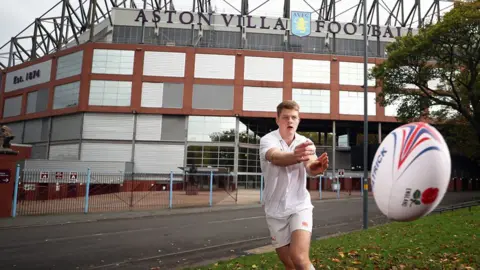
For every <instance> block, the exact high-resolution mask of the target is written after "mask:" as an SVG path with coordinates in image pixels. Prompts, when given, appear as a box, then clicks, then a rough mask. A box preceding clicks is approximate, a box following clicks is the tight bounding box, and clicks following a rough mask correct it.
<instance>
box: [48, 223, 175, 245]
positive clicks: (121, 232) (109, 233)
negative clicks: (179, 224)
mask: <svg viewBox="0 0 480 270" xmlns="http://www.w3.org/2000/svg"><path fill="white" fill-rule="evenodd" d="M167 228H168V227H157V228H145V229H138V230H126V231H118V232H106V233H94V234H87V235H79V236H71V237H59V238H51V239H45V242H55V241H65V240H74V239H81V238H90V237H99V236H107V235H116V234H124V233H135V232H145V231H153V230H163V229H167Z"/></svg>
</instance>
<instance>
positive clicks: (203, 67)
mask: <svg viewBox="0 0 480 270" xmlns="http://www.w3.org/2000/svg"><path fill="white" fill-rule="evenodd" d="M234 77H235V55H218V54H199V53H197V54H196V55H195V78H207V79H232V80H233V79H234Z"/></svg>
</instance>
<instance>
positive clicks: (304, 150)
mask: <svg viewBox="0 0 480 270" xmlns="http://www.w3.org/2000/svg"><path fill="white" fill-rule="evenodd" d="M315 149H316V148H315V145H314V144H313V143H312V141H310V140H308V141H306V142H304V143H301V144H299V145H297V146H296V147H295V150H294V151H293V155H294V156H295V159H296V160H297V162H302V161H308V160H310V156H311V155H315Z"/></svg>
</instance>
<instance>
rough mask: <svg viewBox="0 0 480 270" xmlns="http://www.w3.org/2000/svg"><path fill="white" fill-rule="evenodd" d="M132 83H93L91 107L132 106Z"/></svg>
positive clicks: (90, 99)
mask: <svg viewBox="0 0 480 270" xmlns="http://www.w3.org/2000/svg"><path fill="white" fill-rule="evenodd" d="M131 94H132V82H123V81H91V83H90V97H89V100H88V104H89V105H93V106H130V97H131Z"/></svg>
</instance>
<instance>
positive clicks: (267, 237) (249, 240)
mask: <svg viewBox="0 0 480 270" xmlns="http://www.w3.org/2000/svg"><path fill="white" fill-rule="evenodd" d="M265 239H270V236H266V237H258V238H253V239H247V240H240V241H235V242H229V243H225V244H220V245H214V246H209V247H203V248H195V249H190V250H184V251H179V252H172V253H168V254H163V255H157V256H151V257H144V258H140V259H133V260H127V261H122V262H115V263H109V264H104V265H99V266H93V267H90V268H89V269H99V268H105V267H109V266H120V265H122V264H126V263H136V262H141V261H149V260H154V259H161V258H165V257H171V256H178V255H182V254H187V253H194V252H201V251H206V250H209V249H215V248H221V247H227V246H232V245H237V244H243V243H248V242H253V241H259V240H265Z"/></svg>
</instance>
